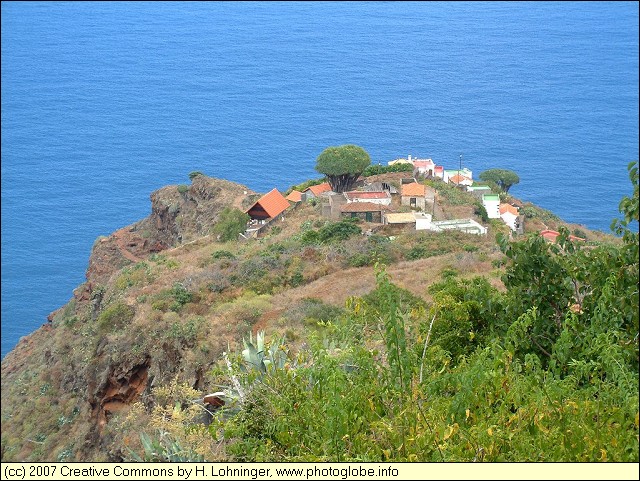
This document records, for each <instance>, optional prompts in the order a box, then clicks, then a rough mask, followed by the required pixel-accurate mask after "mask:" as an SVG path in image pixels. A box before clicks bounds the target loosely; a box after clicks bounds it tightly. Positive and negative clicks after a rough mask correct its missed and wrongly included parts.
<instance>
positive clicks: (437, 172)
mask: <svg viewBox="0 0 640 481" xmlns="http://www.w3.org/2000/svg"><path fill="white" fill-rule="evenodd" d="M433 176H434V177H435V178H436V179H444V167H442V166H441V165H436V166H435V167H434V168H433Z"/></svg>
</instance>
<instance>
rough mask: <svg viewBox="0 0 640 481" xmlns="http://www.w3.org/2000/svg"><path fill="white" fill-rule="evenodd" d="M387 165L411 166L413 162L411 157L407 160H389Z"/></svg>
mask: <svg viewBox="0 0 640 481" xmlns="http://www.w3.org/2000/svg"><path fill="white" fill-rule="evenodd" d="M387 164H388V165H396V164H413V162H412V161H411V156H409V158H408V159H396V160H390V161H389V162H387Z"/></svg>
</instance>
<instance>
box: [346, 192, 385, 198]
mask: <svg viewBox="0 0 640 481" xmlns="http://www.w3.org/2000/svg"><path fill="white" fill-rule="evenodd" d="M344 194H345V196H346V197H347V199H387V198H389V197H391V195H390V194H389V193H388V192H363V191H359V190H352V191H351V192H345V193H344Z"/></svg>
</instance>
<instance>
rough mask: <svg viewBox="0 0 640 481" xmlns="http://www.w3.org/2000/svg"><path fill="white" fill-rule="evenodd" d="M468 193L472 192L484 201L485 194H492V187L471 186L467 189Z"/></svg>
mask: <svg viewBox="0 0 640 481" xmlns="http://www.w3.org/2000/svg"><path fill="white" fill-rule="evenodd" d="M467 192H470V193H471V194H473V195H474V196H476V197H478V198H479V199H482V196H483V195H484V194H491V187H489V186H488V185H470V186H468V187H467Z"/></svg>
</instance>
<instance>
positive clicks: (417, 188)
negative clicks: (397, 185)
mask: <svg viewBox="0 0 640 481" xmlns="http://www.w3.org/2000/svg"><path fill="white" fill-rule="evenodd" d="M426 193H427V188H426V186H425V185H424V184H418V183H417V182H412V183H411V184H404V185H403V186H402V195H407V196H414V197H424V196H425V195H426Z"/></svg>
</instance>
